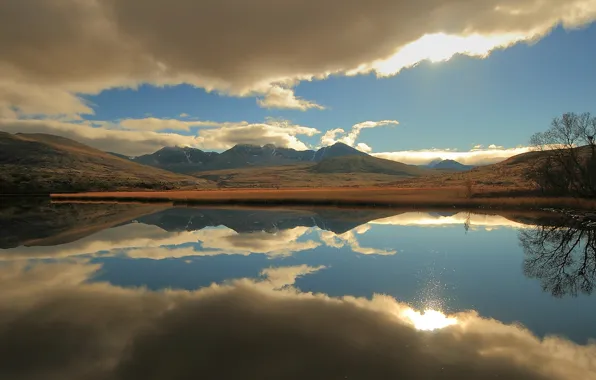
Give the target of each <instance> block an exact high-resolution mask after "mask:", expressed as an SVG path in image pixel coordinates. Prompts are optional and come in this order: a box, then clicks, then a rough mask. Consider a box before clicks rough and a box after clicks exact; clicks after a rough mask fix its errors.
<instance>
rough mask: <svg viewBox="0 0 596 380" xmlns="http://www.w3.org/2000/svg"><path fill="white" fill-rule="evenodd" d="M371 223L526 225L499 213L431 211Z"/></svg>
mask: <svg viewBox="0 0 596 380" xmlns="http://www.w3.org/2000/svg"><path fill="white" fill-rule="evenodd" d="M370 223H371V224H386V225H392V226H418V227H442V226H451V225H460V226H463V225H464V223H469V224H470V228H472V229H474V228H478V227H484V228H485V229H487V230H490V229H496V228H501V227H507V228H527V227H528V225H526V224H524V223H519V222H516V221H513V220H510V219H507V218H505V217H503V216H500V215H486V214H473V213H469V212H458V213H453V214H451V215H449V214H443V215H441V214H440V213H431V212H406V213H403V214H400V215H395V216H391V217H388V218H383V219H377V220H373V221H372V222H370Z"/></svg>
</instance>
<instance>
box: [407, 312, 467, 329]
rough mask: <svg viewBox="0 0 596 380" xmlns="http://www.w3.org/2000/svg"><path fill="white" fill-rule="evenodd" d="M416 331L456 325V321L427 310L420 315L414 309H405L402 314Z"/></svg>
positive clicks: (440, 313)
mask: <svg viewBox="0 0 596 380" xmlns="http://www.w3.org/2000/svg"><path fill="white" fill-rule="evenodd" d="M403 315H404V317H406V319H407V320H408V321H410V322H411V323H412V324H413V325H414V327H415V328H416V329H417V330H422V331H433V330H438V329H442V328H445V327H447V326H452V325H455V324H457V319H456V318H454V317H448V316H446V315H445V314H443V313H442V312H440V311H437V310H431V309H427V310H424V311H423V312H422V313H421V312H419V311H416V310H414V309H407V310H405V311H404V313H403Z"/></svg>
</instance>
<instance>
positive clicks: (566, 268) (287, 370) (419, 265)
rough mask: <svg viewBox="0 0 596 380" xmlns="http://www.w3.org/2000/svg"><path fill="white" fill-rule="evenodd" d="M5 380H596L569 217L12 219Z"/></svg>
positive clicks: (167, 213)
mask: <svg viewBox="0 0 596 380" xmlns="http://www.w3.org/2000/svg"><path fill="white" fill-rule="evenodd" d="M0 227H1V232H0V289H2V290H0V298H1V302H0V378H2V379H191V378H192V379H194V378H206V379H211V378H218V379H219V378H225V379H227V378H230V379H240V378H246V379H306V378H308V379H392V378H396V379H489V378H490V379H493V378H502V379H574V380H575V379H586V380H590V379H596V343H595V339H596V299H595V298H594V296H593V294H592V292H593V287H594V282H595V281H596V230H594V229H589V228H586V227H582V226H580V225H577V224H573V223H572V222H570V221H568V220H566V219H565V218H562V217H558V216H557V215H554V214H552V213H546V212H536V213H533V214H527V213H523V212H507V213H502V214H501V215H499V214H495V212H494V211H491V212H488V211H486V212H484V211H482V212H480V211H476V212H475V213H470V212H465V211H461V210H455V209H453V210H424V211H422V210H398V209H393V210H384V209H339V208H320V209H316V208H313V209H307V208H301V209H295V208H294V209H292V208H269V209H258V208H228V209H221V208H191V207H173V206H169V205H162V204H96V203H87V204H68V203H58V204H49V203H46V202H45V201H43V200H37V201H28V202H23V201H10V202H8V201H7V200H4V201H3V202H2V205H1V207H0Z"/></svg>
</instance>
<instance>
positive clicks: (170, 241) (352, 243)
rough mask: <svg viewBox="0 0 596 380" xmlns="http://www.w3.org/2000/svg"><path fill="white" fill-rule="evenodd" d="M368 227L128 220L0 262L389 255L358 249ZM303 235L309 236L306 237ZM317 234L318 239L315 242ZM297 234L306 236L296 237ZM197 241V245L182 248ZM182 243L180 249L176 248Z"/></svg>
mask: <svg viewBox="0 0 596 380" xmlns="http://www.w3.org/2000/svg"><path fill="white" fill-rule="evenodd" d="M370 228H371V226H370V225H362V226H359V227H357V228H356V229H354V230H352V231H349V232H346V233H344V234H341V235H336V234H335V233H333V232H330V231H323V230H321V232H320V234H313V232H314V231H316V230H317V229H316V228H311V227H296V228H293V229H287V230H278V231H276V232H274V233H269V232H265V231H257V232H247V233H238V232H235V231H233V230H231V229H228V228H225V227H216V228H206V229H203V230H198V231H182V232H167V231H164V230H163V229H161V228H159V227H156V226H152V225H145V224H140V223H132V224H127V225H123V226H119V227H114V228H111V229H107V230H104V231H100V232H98V233H96V234H94V235H92V236H88V237H85V238H83V239H81V240H78V241H75V242H72V243H67V244H62V245H56V246H48V247H39V246H36V247H17V248H11V249H6V250H0V259H1V260H22V259H47V258H64V257H70V256H77V255H98V254H100V253H101V254H102V255H104V256H109V255H118V254H124V255H126V256H128V257H133V258H150V259H164V258H182V257H188V256H217V255H245V256H247V255H250V254H264V255H267V256H269V257H272V258H273V257H287V256H291V255H292V254H294V253H296V252H302V251H307V250H311V249H315V248H317V247H319V246H320V245H321V244H322V243H323V244H326V245H327V246H330V247H335V248H341V247H343V246H346V245H347V246H349V247H350V248H351V249H352V250H353V251H354V252H358V253H362V254H370V255H372V254H376V255H389V254H394V253H395V251H387V250H379V249H375V248H366V247H360V245H359V243H358V240H357V239H356V235H355V234H364V233H366V232H367V231H369V230H370ZM307 237H310V238H309V239H307ZM317 237H319V238H320V241H316V238H317ZM301 238H304V239H302V240H300V239H301ZM189 243H190V244H197V243H199V244H200V246H201V248H200V249H198V248H195V247H191V246H183V245H186V244H189ZM178 246H182V247H178Z"/></svg>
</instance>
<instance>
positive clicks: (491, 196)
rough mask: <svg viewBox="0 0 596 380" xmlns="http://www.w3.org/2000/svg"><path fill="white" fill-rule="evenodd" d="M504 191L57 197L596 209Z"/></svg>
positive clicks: (582, 202)
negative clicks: (468, 192)
mask: <svg viewBox="0 0 596 380" xmlns="http://www.w3.org/2000/svg"><path fill="white" fill-rule="evenodd" d="M511 194H512V195H511V196H508V193H507V192H503V191H502V190H501V191H500V192H499V193H495V189H490V188H482V189H475V191H474V196H473V197H471V198H467V196H466V195H467V194H466V189H465V188H463V187H453V188H448V187H441V188H395V187H392V188H390V187H367V188H362V187H361V188H358V189H353V188H331V187H329V188H310V189H308V188H300V189H281V190H273V189H226V190H203V191H164V192H153V191H147V192H101V193H79V194H53V195H52V199H54V200H87V201H89V200H102V201H115V200H116V201H142V202H174V203H182V204H205V205H288V206H291V205H312V206H358V207H412V208H422V207H426V208H428V207H460V208H499V209H521V208H523V209H536V208H544V207H554V208H573V209H596V200H587V199H574V198H544V197H533V196H529V195H526V196H515V194H516V193H511Z"/></svg>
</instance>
